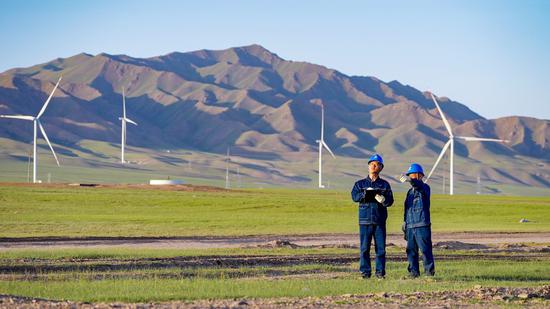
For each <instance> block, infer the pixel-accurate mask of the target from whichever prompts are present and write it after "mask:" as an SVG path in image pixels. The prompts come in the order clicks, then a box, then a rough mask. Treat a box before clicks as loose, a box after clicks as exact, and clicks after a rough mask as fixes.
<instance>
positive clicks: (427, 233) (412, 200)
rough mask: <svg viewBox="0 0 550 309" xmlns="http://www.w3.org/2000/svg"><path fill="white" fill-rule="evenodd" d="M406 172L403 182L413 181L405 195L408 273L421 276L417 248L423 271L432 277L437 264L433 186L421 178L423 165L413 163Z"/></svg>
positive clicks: (402, 178) (412, 275)
mask: <svg viewBox="0 0 550 309" xmlns="http://www.w3.org/2000/svg"><path fill="white" fill-rule="evenodd" d="M406 175H407V176H401V182H409V183H410V184H411V188H410V189H409V191H408V192H407V197H406V198H405V214H404V221H405V222H404V225H405V226H404V230H405V239H406V240H407V259H408V260H409V267H408V270H409V275H410V276H411V277H413V278H416V277H418V276H420V269H419V265H418V249H420V252H422V259H423V262H424V273H425V274H426V276H433V275H434V274H435V263H434V256H433V252H432V228H431V220H430V186H428V185H427V184H425V183H424V182H423V181H422V178H424V170H423V169H422V166H421V165H420V164H417V163H413V164H411V166H410V167H409V170H408V171H407V174H406Z"/></svg>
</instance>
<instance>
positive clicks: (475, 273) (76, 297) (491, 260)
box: [0, 185, 550, 302]
mask: <svg viewBox="0 0 550 309" xmlns="http://www.w3.org/2000/svg"><path fill="white" fill-rule="evenodd" d="M395 198H396V203H395V205H394V206H392V207H391V208H390V209H389V220H388V229H389V232H390V233H397V232H399V231H400V225H401V221H402V215H403V214H402V212H403V206H402V203H403V198H404V195H403V194H402V193H397V194H396V196H395ZM0 213H2V220H1V221H0V237H15V238H18V237H47V236H62V237H91V236H107V237H116V236H129V237H140V236H167V237H169V236H206V235H209V236H238V235H290V234H318V233H356V232H357V206H356V204H354V203H353V202H352V201H351V200H350V196H349V192H344V191H319V190H288V189H285V190H281V189H261V190H260V189H254V190H240V191H239V190H235V191H224V190H218V191H210V192H205V191H194V192H191V191H165V190H159V189H151V188H143V189H136V188H101V187H98V188H81V187H67V186H58V187H45V186H13V185H3V186H0ZM521 218H527V219H528V220H529V221H530V222H527V223H519V220H520V219H521ZM432 220H433V229H434V231H436V232H437V231H445V232H452V231H457V232H459V231H494V232H510V231H516V232H521V231H523V232H537V231H550V197H505V196H454V197H449V196H446V195H434V196H433V197H432ZM435 256H436V277H435V278H426V277H422V278H419V279H415V280H412V279H409V278H407V277H406V275H407V271H406V262H405V260H404V257H405V253H404V249H403V248H399V247H394V246H392V247H388V264H387V277H386V279H385V280H376V279H370V280H369V281H367V282H366V281H365V280H363V279H361V278H360V276H358V273H357V267H358V265H357V260H358V252H357V249H346V248H321V247H319V248H297V249H292V248H285V247H283V248H231V249H222V248H218V249H182V250H176V249H131V248H124V247H119V248H109V249H102V248H80V249H66V248H57V249H4V250H0V294H7V295H19V296H28V297H39V298H46V299H55V300H72V301H86V302H115V301H116V302H156V301H171V300H179V301H193V300H204V299H234V298H255V299H258V298H259V299H263V298H279V297H305V296H315V297H320V296H337V295H342V294H365V293H377V292H394V293H413V292H419V291H427V292H430V291H463V290H466V289H471V288H473V287H474V286H477V285H481V286H483V287H522V288H528V287H541V286H544V285H550V273H548V271H547V270H548V269H549V268H550V256H549V255H548V254H547V253H540V252H534V251H533V252H527V253H518V252H516V253H514V252H505V253H491V252H486V253H484V254H479V252H476V251H451V250H444V249H436V252H435ZM466 301H469V300H466Z"/></svg>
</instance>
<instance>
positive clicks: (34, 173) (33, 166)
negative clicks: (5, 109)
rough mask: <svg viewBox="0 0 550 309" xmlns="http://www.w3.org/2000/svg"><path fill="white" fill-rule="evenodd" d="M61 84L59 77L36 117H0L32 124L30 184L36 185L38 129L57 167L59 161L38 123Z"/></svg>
mask: <svg viewBox="0 0 550 309" xmlns="http://www.w3.org/2000/svg"><path fill="white" fill-rule="evenodd" d="M60 82H61V77H59V80H58V81H57V84H55V87H54V88H53V90H52V92H51V93H50V96H49V97H48V99H47V100H46V102H45V103H44V105H43V106H42V109H41V110H40V112H38V115H36V117H34V116H27V115H0V117H1V118H11V119H21V120H28V121H32V122H33V126H34V131H33V132H34V133H33V165H32V182H33V183H37V182H38V181H37V179H36V174H37V168H38V153H37V152H36V137H37V136H36V135H37V129H38V128H40V132H42V136H44V139H45V140H46V142H47V143H48V146H50V149H51V151H52V154H53V157H54V158H55V162H56V163H57V166H60V165H59V160H58V159H57V155H56V154H55V151H54V150H53V147H52V144H51V143H50V140H49V139H48V135H46V131H45V130H44V127H43V126H42V124H41V123H40V117H41V116H42V115H43V114H44V112H45V111H46V107H48V104H49V103H50V100H51V99H52V97H53V94H54V92H55V90H56V89H57V87H58V86H59V83H60Z"/></svg>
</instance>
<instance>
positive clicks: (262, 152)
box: [0, 45, 550, 187]
mask: <svg viewBox="0 0 550 309" xmlns="http://www.w3.org/2000/svg"><path fill="white" fill-rule="evenodd" d="M59 76H62V77H63V79H62V82H61V85H60V87H59V89H58V91H57V92H56V93H55V96H54V98H53V100H52V102H51V104H50V106H49V107H48V109H47V111H46V113H45V114H44V117H43V119H44V120H43V124H44V126H45V128H46V131H47V132H48V135H49V137H50V139H51V140H52V142H54V143H55V144H57V145H61V146H63V151H62V152H61V153H62V155H65V156H72V155H73V156H74V155H75V154H74V151H72V149H80V148H81V145H80V144H79V143H80V142H81V141H83V140H93V141H102V142H106V143H111V144H118V143H120V121H119V120H118V117H120V115H121V112H122V106H121V101H122V98H121V93H122V89H124V91H125V93H126V104H127V113H128V117H129V118H131V119H133V120H134V121H136V122H138V123H139V126H138V127H129V129H128V132H127V135H128V138H127V143H128V144H129V145H130V146H135V147H138V148H145V149H188V150H191V151H200V152H207V153H214V154H223V153H225V151H226V150H227V148H228V147H230V148H231V152H232V153H234V154H235V155H239V156H241V157H246V158H249V159H251V160H270V161H277V160H282V161H284V160H287V161H288V160H291V159H289V158H291V157H292V158H296V157H297V155H298V157H299V155H300V154H304V155H305V154H310V153H312V152H314V151H315V150H316V149H317V144H316V142H315V141H316V140H317V139H318V138H319V128H320V116H321V113H320V106H319V105H320V104H321V103H322V104H323V105H324V106H325V112H326V113H325V121H326V123H325V141H326V142H327V144H328V145H329V146H330V147H331V148H332V150H333V151H334V152H335V154H336V155H337V156H338V157H342V158H355V159H360V158H366V157H367V156H368V155H369V154H371V153H373V152H379V153H382V154H384V155H387V156H389V157H400V158H406V159H407V160H414V159H415V158H424V159H423V160H424V161H426V162H433V161H434V160H435V158H436V157H437V155H438V154H439V152H440V151H441V148H442V147H443V145H444V144H445V142H446V141H447V139H448V135H447V132H446V130H445V127H444V126H443V122H442V120H441V118H440V116H439V114H438V112H437V109H436V108H435V105H434V104H433V102H432V101H431V98H430V95H429V92H426V91H421V90H417V89H415V88H414V87H412V86H409V85H403V84H402V83H400V82H398V81H391V82H384V81H382V80H380V79H378V78H376V77H372V76H347V75H345V74H343V73H341V72H339V71H337V70H334V69H329V68H327V67H324V66H322V65H317V64H311V63H307V62H296V61H290V60H286V59H283V58H281V57H279V56H278V55H277V54H275V53H273V52H271V51H269V50H267V49H265V48H264V47H262V46H260V45H250V46H243V47H236V48H229V49H225V50H199V51H194V52H186V53H181V52H174V53H170V54H167V55H163V56H158V57H152V58H133V57H130V56H126V55H109V54H105V53H102V54H98V55H95V56H94V55H90V54H86V53H81V54H78V55H75V56H72V57H69V58H58V59H55V60H52V61H49V62H47V63H43V64H39V65H35V66H32V67H28V68H14V69H11V70H8V71H5V72H3V73H1V74H0V114H23V115H35V114H37V113H38V111H39V110H40V108H41V107H42V104H43V102H44V101H45V99H46V98H47V96H48V95H49V92H50V91H51V89H53V86H54V84H55V82H56V81H57V79H58V78H59ZM436 95H438V97H439V100H440V105H441V108H442V110H443V111H444V112H445V114H446V116H447V118H448V120H449V122H450V123H451V126H452V127H453V130H454V133H455V134H456V135H465V136H480V137H490V138H499V139H505V140H509V143H505V144H500V143H478V142H469V143H457V144H456V155H457V156H458V157H459V158H463V161H464V162H465V163H467V162H469V163H468V164H470V163H473V162H475V163H478V165H479V166H478V168H477V169H476V173H477V174H479V175H480V176H481V177H484V178H487V179H491V180H494V181H496V182H505V183H512V184H518V185H525V186H533V185H534V186H541V187H549V186H550V172H549V170H550V169H549V167H548V164H550V151H548V150H549V148H550V125H549V124H550V121H549V120H544V119H536V118H529V117H519V116H510V117H503V118H498V119H486V118H484V117H482V116H481V115H479V114H477V113H476V112H475V111H472V110H471V109H470V108H468V107H467V106H466V105H464V104H462V103H459V102H456V101H453V100H452V99H450V98H446V97H445V96H444V95H442V94H437V93H436ZM31 133H32V131H31V129H30V124H28V123H26V122H24V121H17V120H5V119H2V120H1V121H0V138H4V139H6V140H13V141H19V142H28V141H29V140H30V134H31ZM3 148H5V149H2V151H3V152H9V149H7V148H8V147H7V146H6V147H3ZM419 160H420V161H422V159H419ZM503 162H505V163H506V164H503ZM430 167H431V166H430ZM312 168H313V167H312ZM467 173H468V170H465V171H464V175H466V174H467ZM476 176H477V175H476ZM459 177H460V175H459Z"/></svg>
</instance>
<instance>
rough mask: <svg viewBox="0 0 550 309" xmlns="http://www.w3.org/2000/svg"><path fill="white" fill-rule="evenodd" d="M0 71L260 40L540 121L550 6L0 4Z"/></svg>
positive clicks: (487, 111) (549, 71) (485, 109)
mask: <svg viewBox="0 0 550 309" xmlns="http://www.w3.org/2000/svg"><path fill="white" fill-rule="evenodd" d="M0 37H1V39H2V46H1V48H0V72H2V71H5V70H7V69H10V68H13V67H25V66H31V65H33V64H37V63H42V62H46V61H50V60H52V59H55V58H57V57H68V56H71V55H74V54H77V53H80V52H87V53H91V54H97V53H100V52H107V53H110V54H127V55H130V56H133V57H151V56H157V55H162V54H166V53H169V52H172V51H182V52H185V51H192V50H197V49H203V48H206V49H224V48H229V47H235V46H242V45H249V44H253V43H257V44H261V45H263V46H264V47H266V48H267V49H269V50H271V51H272V52H275V53H277V54H278V55H279V56H281V57H283V58H285V59H289V60H296V61H308V62H312V63H316V64H322V65H325V66H327V67H330V68H333V69H337V70H339V71H341V72H342V73H344V74H348V75H369V76H376V77H378V78H380V79H382V80H384V81H391V80H398V81H400V82H401V83H403V84H409V85H411V86H413V87H415V88H418V89H420V90H432V91H434V92H435V93H436V94H438V95H441V96H448V97H450V98H452V99H454V100H457V101H460V102H462V103H464V104H466V105H468V106H469V107H470V108H471V109H473V110H474V111H476V112H478V113H479V114H481V115H482V116H484V117H487V118H497V117H503V116H510V115H522V116H531V117H536V118H544V119H550V89H549V88H550V1H546V0H515V1H512V0H484V1H474V0H444V1H442V0H416V1H407V0H401V1H397V0H394V1H392V0H389V1H260V0H255V1H253V0H250V1H238V0H235V1H208V0H201V1H198V0H197V1H160V0H157V1H152V0H151V1H138V0H133V1H127V0H118V1H106V0H95V1H84V0H81V1H70V0H65V1H61V0H48V1H25V0H19V1H15V0H3V1H1V2H0Z"/></svg>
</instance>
